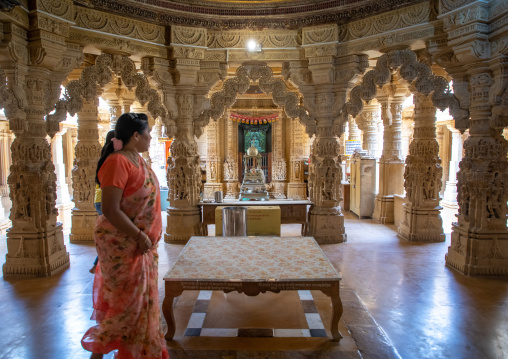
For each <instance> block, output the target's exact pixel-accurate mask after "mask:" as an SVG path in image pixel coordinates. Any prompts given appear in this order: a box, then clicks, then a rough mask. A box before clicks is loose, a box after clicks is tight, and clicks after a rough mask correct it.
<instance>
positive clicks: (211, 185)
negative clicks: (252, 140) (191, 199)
mask: <svg viewBox="0 0 508 359" xmlns="http://www.w3.org/2000/svg"><path fill="white" fill-rule="evenodd" d="M228 121H229V120H228ZM223 123H224V120H223V119H219V120H217V121H210V123H208V126H207V127H206V138H207V142H206V183H205V185H204V190H203V198H204V199H213V198H214V192H215V191H223V190H224V184H223V183H222V173H223V169H222V158H223V155H222V153H223V150H222V143H223V141H222V139H221V133H222V131H221V129H222V126H221V125H222V124H223Z"/></svg>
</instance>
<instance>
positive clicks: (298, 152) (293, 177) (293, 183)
mask: <svg viewBox="0 0 508 359" xmlns="http://www.w3.org/2000/svg"><path fill="white" fill-rule="evenodd" d="M289 121H290V123H291V126H290V128H291V130H290V135H289V137H290V139H289V140H290V145H289V162H290V163H289V183H288V192H287V197H288V198H289V199H300V200H302V199H307V186H306V185H305V183H304V181H303V180H304V178H303V165H304V164H303V142H304V141H303V137H304V136H307V135H306V134H305V129H304V127H303V126H302V125H301V124H300V123H299V122H298V120H295V119H291V120H289Z"/></svg>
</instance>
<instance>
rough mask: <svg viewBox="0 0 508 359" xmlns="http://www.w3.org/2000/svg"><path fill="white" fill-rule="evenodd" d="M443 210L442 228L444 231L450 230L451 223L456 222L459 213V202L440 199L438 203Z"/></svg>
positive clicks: (448, 231)
mask: <svg viewBox="0 0 508 359" xmlns="http://www.w3.org/2000/svg"><path fill="white" fill-rule="evenodd" d="M439 204H440V205H441V207H443V210H442V211H441V217H442V218H443V230H444V232H445V233H450V232H451V231H452V224H453V223H454V222H457V214H458V213H459V204H458V203H457V201H454V202H449V201H447V200H442V201H441V202H440V203H439Z"/></svg>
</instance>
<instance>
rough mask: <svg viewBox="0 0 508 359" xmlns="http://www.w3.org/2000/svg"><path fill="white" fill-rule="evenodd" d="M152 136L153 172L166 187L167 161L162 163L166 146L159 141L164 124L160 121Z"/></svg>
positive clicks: (157, 120)
mask: <svg viewBox="0 0 508 359" xmlns="http://www.w3.org/2000/svg"><path fill="white" fill-rule="evenodd" d="M151 135H152V141H151V142H150V149H149V153H150V158H151V160H152V170H153V171H154V173H155V175H156V176H157V179H158V180H159V184H160V185H161V186H164V187H165V186H166V184H167V182H168V181H167V179H166V171H165V168H164V165H165V161H164V162H161V161H160V159H161V158H164V157H165V154H166V148H165V146H166V145H165V143H164V142H161V141H159V139H160V138H161V137H162V122H161V120H160V119H156V120H155V125H154V126H153V127H152V131H151Z"/></svg>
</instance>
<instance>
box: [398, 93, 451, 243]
mask: <svg viewBox="0 0 508 359" xmlns="http://www.w3.org/2000/svg"><path fill="white" fill-rule="evenodd" d="M414 104H415V130H414V138H413V141H412V142H411V145H410V147H409V155H408V157H407V159H406V168H405V172H404V180H405V183H404V187H405V189H406V203H404V206H403V213H404V220H403V222H402V223H401V224H400V227H399V235H400V236H401V237H402V238H404V239H407V240H409V241H425V242H443V241H444V240H445V235H444V233H443V223H442V219H441V214H440V211H441V209H442V208H441V207H440V206H439V192H440V191H441V185H442V183H441V177H442V168H441V165H440V163H441V160H440V159H439V156H438V151H439V148H438V144H437V141H436V127H435V121H436V108H435V107H434V105H433V104H432V100H431V98H430V96H425V95H422V94H415V95H414Z"/></svg>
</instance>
